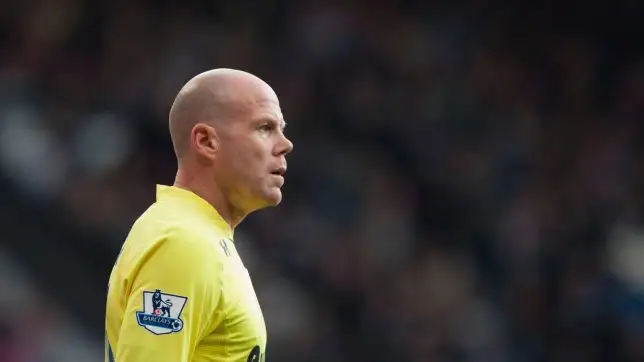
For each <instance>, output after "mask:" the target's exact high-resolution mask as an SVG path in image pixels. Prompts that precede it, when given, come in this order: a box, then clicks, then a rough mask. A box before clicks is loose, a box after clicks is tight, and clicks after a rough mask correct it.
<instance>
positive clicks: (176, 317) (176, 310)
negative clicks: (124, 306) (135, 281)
mask: <svg viewBox="0 0 644 362" xmlns="http://www.w3.org/2000/svg"><path fill="white" fill-rule="evenodd" d="M187 301H188V298H186V297H182V296H180V295H174V294H167V293H163V292H161V290H160V289H157V290H155V291H154V292H150V291H144V292H143V311H138V312H136V321H137V322H138V324H139V325H140V326H141V327H143V328H145V329H147V330H148V331H150V332H152V333H154V334H157V335H161V334H169V333H176V332H179V331H180V330H182V329H183V320H181V312H182V311H183V308H184V307H185V305H186V302H187Z"/></svg>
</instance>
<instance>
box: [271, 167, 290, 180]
mask: <svg viewBox="0 0 644 362" xmlns="http://www.w3.org/2000/svg"><path fill="white" fill-rule="evenodd" d="M285 173H286V166H280V167H278V168H276V169H274V170H273V171H271V175H275V176H281V177H284V174H285Z"/></svg>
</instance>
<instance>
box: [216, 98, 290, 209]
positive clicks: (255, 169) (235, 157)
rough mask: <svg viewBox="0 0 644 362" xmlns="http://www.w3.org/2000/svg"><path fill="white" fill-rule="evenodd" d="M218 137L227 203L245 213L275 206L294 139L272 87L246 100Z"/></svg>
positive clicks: (280, 198)
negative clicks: (287, 133)
mask: <svg viewBox="0 0 644 362" xmlns="http://www.w3.org/2000/svg"><path fill="white" fill-rule="evenodd" d="M247 108H248V111H247V112H240V113H239V114H238V116H237V119H236V120H235V121H234V122H231V123H230V124H229V125H228V126H227V127H224V130H223V132H222V134H221V137H220V141H219V143H220V150H219V151H218V153H219V157H218V158H219V160H220V167H218V168H219V170H225V171H222V172H225V174H226V180H225V182H223V183H224V184H225V185H226V190H225V192H226V194H227V197H228V200H229V202H230V204H231V205H232V206H233V207H235V208H236V209H238V210H241V211H242V212H244V213H250V212H252V211H255V210H258V209H261V208H264V207H269V206H276V205H278V204H279V203H280V202H281V200H282V191H281V187H282V186H283V185H284V173H285V172H286V155H287V154H288V153H290V152H291V150H292V149H293V143H291V141H290V140H289V139H288V138H287V137H286V136H285V135H284V128H285V126H286V124H285V122H284V119H283V116H282V111H281V109H280V106H279V102H278V100H277V96H275V94H274V93H273V92H272V90H271V91H270V92H269V91H266V92H264V93H263V94H262V96H261V97H257V98H255V99H254V100H253V101H252V102H249V104H248V107H247Z"/></svg>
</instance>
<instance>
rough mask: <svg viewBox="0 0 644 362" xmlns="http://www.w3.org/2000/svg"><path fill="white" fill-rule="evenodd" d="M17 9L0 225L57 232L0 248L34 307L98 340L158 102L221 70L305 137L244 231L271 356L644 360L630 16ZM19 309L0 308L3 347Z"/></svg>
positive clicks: (32, 0)
mask: <svg viewBox="0 0 644 362" xmlns="http://www.w3.org/2000/svg"><path fill="white" fill-rule="evenodd" d="M10 2H11V3H13V5H14V6H12V7H11V6H7V7H5V6H3V7H2V8H0V46H1V51H0V166H1V171H2V173H3V181H2V182H3V184H2V185H3V187H5V190H6V192H7V193H8V194H12V195H13V196H14V197H15V198H16V200H17V201H16V204H15V205H20V207H16V206H14V204H5V206H2V207H0V208H2V209H4V211H3V213H6V214H15V213H22V214H20V215H22V216H21V217H17V218H16V219H15V220H18V221H13V222H9V221H7V220H9V219H3V220H4V221H3V224H2V225H3V228H12V227H14V228H15V227H18V226H19V227H21V228H33V229H36V228H39V227H41V226H37V225H41V224H43V225H45V224H46V225H48V226H47V228H48V229H47V232H44V233H42V234H41V235H40V236H39V237H36V236H34V237H29V238H24V237H21V235H22V234H20V233H16V235H17V236H15V237H13V238H11V240H3V242H2V248H6V249H7V250H13V254H12V255H14V257H15V258H16V259H20V260H24V263H26V264H27V265H29V263H30V260H31V262H32V263H33V264H34V265H38V266H39V268H35V269H33V270H32V272H33V274H34V278H35V280H36V282H35V284H36V285H38V286H39V288H40V289H39V290H40V292H39V293H38V294H39V297H36V298H38V299H37V301H36V302H35V305H36V306H37V307H38V308H34V309H35V310H36V311H38V310H42V309H43V308H47V309H48V308H49V304H47V305H42V301H43V300H49V299H53V300H58V303H55V305H56V310H57V311H58V310H60V315H65V316H67V317H68V318H69V320H73V321H74V322H75V323H79V324H80V325H81V326H84V328H86V330H87V331H88V335H91V336H93V337H96V339H97V340H98V342H97V343H102V340H101V339H100V338H102V333H103V331H102V329H100V328H102V322H103V319H102V309H100V307H102V305H97V304H96V303H101V302H102V301H103V299H104V291H105V285H106V283H107V275H108V273H109V269H110V267H111V263H112V262H113V261H114V257H115V256H116V253H117V252H118V250H119V248H120V244H121V243H122V241H123V239H124V236H125V234H126V232H127V230H128V229H129V227H130V226H131V224H132V222H133V221H134V219H135V218H136V217H137V216H138V215H139V214H140V213H141V212H142V211H143V210H144V209H145V208H146V207H147V205H148V204H149V203H151V202H152V201H153V200H154V191H155V188H154V184H156V183H163V184H171V183H172V182H173V180H174V171H175V167H176V161H175V159H174V156H173V154H172V148H171V144H170V140H169V137H168V134H167V112H168V109H169V106H170V104H171V102H172V99H173V97H174V95H175V94H176V92H177V91H178V89H179V88H180V87H181V85H182V84H183V83H184V82H185V81H187V80H188V79H189V78H190V77H192V76H193V75H195V74H196V73H199V72H201V71H203V70H205V69H209V68H213V67H230V68H239V69H244V70H248V71H251V72H253V73H255V74H257V75H258V76H260V77H262V78H263V79H265V80H266V81H267V82H268V83H270V84H271V85H272V86H273V87H274V89H275V90H276V92H277V93H278V96H279V97H280V100H281V103H282V109H283V111H284V114H285V117H286V120H287V122H288V123H289V127H288V130H287V133H288V135H289V136H290V138H291V139H292V140H293V142H294V144H295V148H294V152H293V153H292V156H290V158H289V172H288V175H287V176H288V177H287V182H286V186H285V190H284V193H285V199H284V202H283V203H282V205H280V206H279V207H278V208H276V209H271V210H266V211H263V212H260V213H257V214H255V215H252V216H251V217H250V218H249V219H248V220H247V221H245V222H244V223H243V224H242V226H241V227H240V229H239V230H238V231H237V233H236V245H237V246H238V248H239V249H240V250H241V253H242V255H243V257H244V260H245V262H246V264H247V267H248V269H249V271H250V272H251V275H252V277H253V282H254V285H255V288H256V290H257V293H258V297H259V299H260V302H261V304H262V307H263V312H264V315H265V318H266V321H267V324H268V337H269V342H268V348H267V358H268V360H269V361H283V362H289V361H311V362H317V361H336V362H343V361H355V362H358V361H370V362H389V361H392V362H393V361H410V362H434V361H441V362H443V361H444V362H452V361H453V362H457V361H458V362H461V361H462V362H512V361H522V362H537V361H551V362H558V361H566V362H575V361H580V362H582V361H583V362H593V361H611V362H621V361H624V362H626V361H628V362H630V361H633V362H634V361H644V299H643V298H644V294H642V292H641V291H642V290H643V288H644V262H643V261H644V229H642V227H643V224H642V221H643V219H642V216H643V214H642V212H643V211H644V172H643V170H644V169H643V168H641V167H639V165H640V163H641V160H643V159H644V147H643V143H642V142H641V141H640V140H641V138H642V135H643V133H642V131H644V127H643V124H642V122H640V119H641V118H642V116H643V115H644V113H643V111H644V62H643V61H642V60H643V58H642V53H641V44H639V43H638V41H637V40H638V39H639V35H641V34H642V30H644V28H643V25H642V24H644V22H643V21H642V20H643V19H642V17H641V16H638V14H640V15H641V14H642V12H641V10H642V6H641V5H638V4H639V3H638V2H624V4H623V5H622V4H621V3H618V4H614V5H613V7H610V6H609V8H608V9H606V8H601V9H599V8H593V6H592V5H591V4H588V5H587V6H586V7H585V8H583V9H577V10H578V11H575V9H567V8H566V7H565V6H564V5H562V6H560V7H556V8H552V9H550V12H548V11H545V10H544V9H541V8H537V7H533V8H529V9H528V8H527V5H523V6H521V5H517V4H514V5H509V6H508V4H505V3H501V2H488V3H485V5H483V2H478V3H476V5H474V4H471V5H467V6H465V5H464V4H461V5H462V6H460V7H459V6H456V5H444V6H438V5H436V4H434V5H433V6H429V5H420V4H415V2H408V1H401V2H387V1H383V2H378V3H373V4H370V3H366V2H352V3H351V4H348V3H347V4H343V3H342V2H339V1H324V2H314V1H299V2H286V1H274V2H268V1H265V2H261V1H252V0H239V1H238V2H211V1H196V0H195V1H185V2H183V3H182V4H181V5H178V4H177V3H173V2H171V1H159V2H152V1H145V0H130V1H106V0H104V1H82V0H57V1H46V0H29V1H21V2H15V1H10ZM428 3H429V2H428ZM446 4H447V3H446ZM571 11H572V12H571ZM589 19H592V20H593V21H591V20H589ZM597 19H602V20H601V22H600V23H597V22H595V21H596V20H597ZM10 205H11V206H10ZM16 215H18V214H16ZM47 222H49V224H47ZM43 227H44V226H43ZM0 250H1V249H0ZM43 250H50V251H48V252H47V253H50V252H51V253H56V252H58V253H59V254H60V255H57V256H55V257H54V256H50V257H39V256H37V254H38V253H39V252H44V251H43ZM48 255H53V254H48ZM70 255H74V257H70ZM65 257H67V258H68V259H67V260H66V261H63V260H65V259H64V258H65ZM36 259H37V261H34V260H36ZM72 269H73V270H74V273H75V274H73V273H71V270H72ZM38 273H40V274H38ZM78 274H83V275H82V277H83V278H84V279H83V280H84V283H85V284H83V285H85V287H79V286H77V284H74V283H77V282H76V279H69V278H73V277H74V276H76V277H79V278H80V276H79V275H78ZM38 280H41V282H40V283H38ZM43 280H47V282H42V281H43ZM79 280H80V279H79ZM56 283H58V284H56ZM78 283H80V281H79V282H78ZM65 285H66V286H65ZM70 285H71V286H70ZM78 285H80V284H78ZM60 288H68V290H66V291H65V292H58V293H57V291H60V290H61V289H60ZM12 291H13V289H11V287H6V288H3V289H2V293H0V294H7V293H12ZM90 300H91V302H90ZM38 301H40V302H38ZM9 304H10V305H9V306H8V307H6V308H5V310H11V308H17V307H16V306H19V305H24V303H22V302H14V303H13V304H11V303H9ZM11 305H14V307H12V306H11ZM84 310H85V312H83V311H84ZM31 313H32V314H28V315H27V317H24V318H21V319H20V320H21V321H22V322H15V323H10V322H9V320H8V319H7V318H6V317H8V316H9V314H10V313H9V314H5V313H2V314H0V321H2V322H3V323H0V326H2V327H1V328H0V354H2V353H3V352H2V351H4V349H3V347H2V346H4V345H8V344H11V343H8V342H6V341H7V338H9V337H8V336H10V335H13V334H12V333H11V331H13V330H16V328H18V327H19V326H20V325H21V324H24V323H28V322H25V321H26V320H28V319H29V316H34V314H33V313H36V312H31ZM34 318H37V316H36V317H34ZM5 319H7V320H5ZM59 323H62V322H59ZM96 326H98V328H99V330H95V329H96V328H97V327H96ZM48 330H49V331H51V333H52V334H60V330H59V328H58V326H57V325H55V324H54V325H53V326H52V323H51V322H50V323H49V329H48ZM12 345H14V346H19V345H18V344H12ZM25 345H26V346H27V347H26V348H27V350H29V349H32V350H33V349H34V348H35V347H34V346H35V344H33V343H26V344H25ZM69 345H70V346H72V344H69ZM70 348H73V347H70ZM101 358H102V355H97V356H95V359H94V360H95V361H100V360H101ZM0 361H8V362H16V361H38V362H41V361H52V362H53V361H55V359H53V358H49V359H38V358H34V359H31V360H28V359H25V358H23V359H20V358H15V359H11V358H9V357H7V355H3V356H0Z"/></svg>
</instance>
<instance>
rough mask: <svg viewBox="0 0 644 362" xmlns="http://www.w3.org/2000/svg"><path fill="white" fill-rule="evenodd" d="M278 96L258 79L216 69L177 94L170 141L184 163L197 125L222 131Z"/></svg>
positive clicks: (171, 122)
mask: <svg viewBox="0 0 644 362" xmlns="http://www.w3.org/2000/svg"><path fill="white" fill-rule="evenodd" d="M261 96H264V97H266V96H268V97H274V98H275V100H277V96H276V95H275V93H274V92H273V90H272V89H271V87H270V86H269V85H268V84H266V83H265V82H264V81H263V80H261V79H260V78H258V77H257V76H255V75H253V74H250V73H247V72H244V71H240V70H235V69H226V68H221V69H213V70H209V71H206V72H203V73H201V74H198V75H197V76H195V77H194V78H192V79H190V80H189V81H188V82H187V83H186V84H185V85H184V86H183V88H181V90H180V91H179V93H178V94H177V96H176V98H175V100H174V102H173V104H172V108H171V109H170V117H169V118H170V137H171V138H172V144H173V146H174V150H175V153H176V154H177V157H178V158H179V159H181V158H182V157H183V155H184V154H185V153H186V151H187V149H188V147H189V144H190V133H191V130H192V128H193V127H194V125H195V124H197V123H207V124H209V125H211V126H213V127H220V128H221V127H222V126H224V125H226V123H227V122H229V121H231V120H233V119H235V118H237V117H238V116H240V115H243V113H244V112H248V111H250V109H251V108H252V104H253V103H255V102H256V101H257V99H258V97H261Z"/></svg>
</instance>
